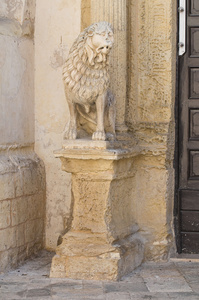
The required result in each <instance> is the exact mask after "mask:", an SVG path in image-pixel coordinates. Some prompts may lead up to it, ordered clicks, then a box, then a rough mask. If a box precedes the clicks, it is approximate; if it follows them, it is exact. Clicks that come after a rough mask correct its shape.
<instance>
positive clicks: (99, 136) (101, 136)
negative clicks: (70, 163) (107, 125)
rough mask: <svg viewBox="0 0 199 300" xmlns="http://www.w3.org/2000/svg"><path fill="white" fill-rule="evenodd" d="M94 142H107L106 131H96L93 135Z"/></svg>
mask: <svg viewBox="0 0 199 300" xmlns="http://www.w3.org/2000/svg"><path fill="white" fill-rule="evenodd" d="M92 140H95V141H105V140H106V134H105V132H104V131H99V130H98V131H95V132H94V133H93V135H92Z"/></svg>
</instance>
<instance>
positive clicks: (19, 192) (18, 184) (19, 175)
mask: <svg viewBox="0 0 199 300" xmlns="http://www.w3.org/2000/svg"><path fill="white" fill-rule="evenodd" d="M15 193H16V194H15V195H16V197H21V196H23V172H22V171H21V169H19V170H18V172H16V173H15Z"/></svg>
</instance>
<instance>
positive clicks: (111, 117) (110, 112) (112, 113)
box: [106, 90, 116, 141]
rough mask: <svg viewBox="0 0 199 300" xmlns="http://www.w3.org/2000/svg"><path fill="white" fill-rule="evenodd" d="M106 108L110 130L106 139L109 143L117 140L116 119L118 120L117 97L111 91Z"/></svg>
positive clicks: (108, 94)
mask: <svg viewBox="0 0 199 300" xmlns="http://www.w3.org/2000/svg"><path fill="white" fill-rule="evenodd" d="M106 108H107V119H108V120H107V121H108V126H107V127H108V130H107V131H106V137H107V140H109V141H115V140H116V134H115V118H116V109H115V97H114V95H113V94H112V93H111V91H110V90H108V92H107V99H106Z"/></svg>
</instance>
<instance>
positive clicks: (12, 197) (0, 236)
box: [0, 0, 45, 272]
mask: <svg viewBox="0 0 199 300" xmlns="http://www.w3.org/2000/svg"><path fill="white" fill-rule="evenodd" d="M34 10H35V2H34V1H25V0H19V1H8V0H1V2H0V48H1V51H0V133H1V134H0V241H1V242H0V272H3V271H5V270H7V269H9V268H11V267H16V266H17V264H18V263H19V262H20V261H22V260H24V259H25V258H27V257H28V256H29V255H31V254H32V253H33V252H35V251H37V250H38V249H41V248H42V247H43V241H44V214H45V202H44V201H45V172H44V166H43V164H42V162H41V160H40V159H39V158H38V157H37V156H36V154H35V153H34V151H33V143H34V44H33V32H34Z"/></svg>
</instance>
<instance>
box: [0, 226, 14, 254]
mask: <svg viewBox="0 0 199 300" xmlns="http://www.w3.org/2000/svg"><path fill="white" fill-rule="evenodd" d="M16 231H17V229H16V227H9V228H6V229H2V230H0V241H1V243H0V252H1V251H6V250H8V249H10V248H14V247H16V245H17V235H16Z"/></svg>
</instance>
